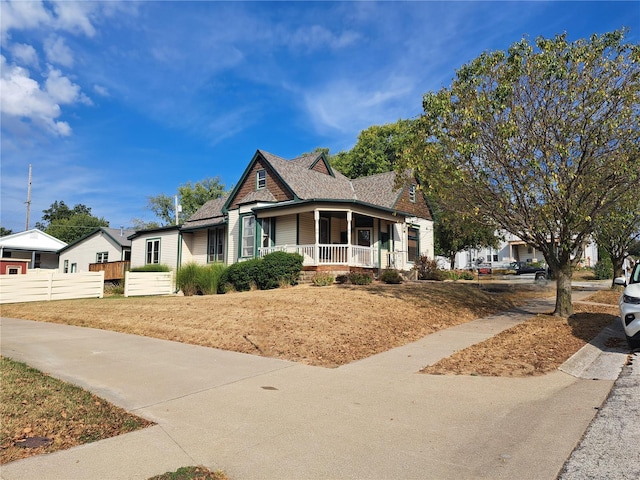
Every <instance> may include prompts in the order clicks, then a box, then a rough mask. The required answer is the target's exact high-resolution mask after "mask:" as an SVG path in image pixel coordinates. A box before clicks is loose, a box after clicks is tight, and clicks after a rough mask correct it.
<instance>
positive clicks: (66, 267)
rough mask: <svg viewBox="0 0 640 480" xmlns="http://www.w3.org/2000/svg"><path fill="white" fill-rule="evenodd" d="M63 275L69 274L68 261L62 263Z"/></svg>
mask: <svg viewBox="0 0 640 480" xmlns="http://www.w3.org/2000/svg"><path fill="white" fill-rule="evenodd" d="M64 273H69V260H65V261H64Z"/></svg>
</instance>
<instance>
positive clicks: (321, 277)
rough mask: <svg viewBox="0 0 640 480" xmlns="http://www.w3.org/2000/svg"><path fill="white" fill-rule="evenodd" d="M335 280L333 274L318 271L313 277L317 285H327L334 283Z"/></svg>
mask: <svg viewBox="0 0 640 480" xmlns="http://www.w3.org/2000/svg"><path fill="white" fill-rule="evenodd" d="M333 280H334V278H333V275H331V274H330V273H323V272H318V273H316V274H315V275H314V276H313V278H312V279H311V281H312V282H313V284H314V285H315V286H316V287H326V286H328V285H333Z"/></svg>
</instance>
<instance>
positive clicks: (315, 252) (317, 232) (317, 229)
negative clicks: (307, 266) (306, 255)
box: [313, 209, 320, 265]
mask: <svg viewBox="0 0 640 480" xmlns="http://www.w3.org/2000/svg"><path fill="white" fill-rule="evenodd" d="M313 219H314V221H315V232H314V233H315V245H314V248H313V256H314V260H315V263H316V265H318V263H319V262H318V259H319V258H320V255H319V251H318V250H319V248H318V245H319V243H320V210H318V209H315V210H314V211H313Z"/></svg>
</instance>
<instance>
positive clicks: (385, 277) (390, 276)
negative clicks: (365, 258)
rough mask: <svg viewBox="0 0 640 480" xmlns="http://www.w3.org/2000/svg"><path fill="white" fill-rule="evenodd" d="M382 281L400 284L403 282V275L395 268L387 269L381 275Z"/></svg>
mask: <svg viewBox="0 0 640 480" xmlns="http://www.w3.org/2000/svg"><path fill="white" fill-rule="evenodd" d="M380 281H381V282H384V283H392V284H399V283H402V275H400V272H398V271H397V270H393V269H387V270H385V271H384V272H382V274H381V275H380Z"/></svg>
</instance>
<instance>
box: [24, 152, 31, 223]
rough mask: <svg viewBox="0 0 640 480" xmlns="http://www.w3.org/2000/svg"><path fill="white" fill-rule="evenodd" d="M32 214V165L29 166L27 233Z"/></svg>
mask: <svg viewBox="0 0 640 480" xmlns="http://www.w3.org/2000/svg"><path fill="white" fill-rule="evenodd" d="M30 214H31V164H29V187H28V189H27V225H26V227H25V231H26V230H29V215H30Z"/></svg>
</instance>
